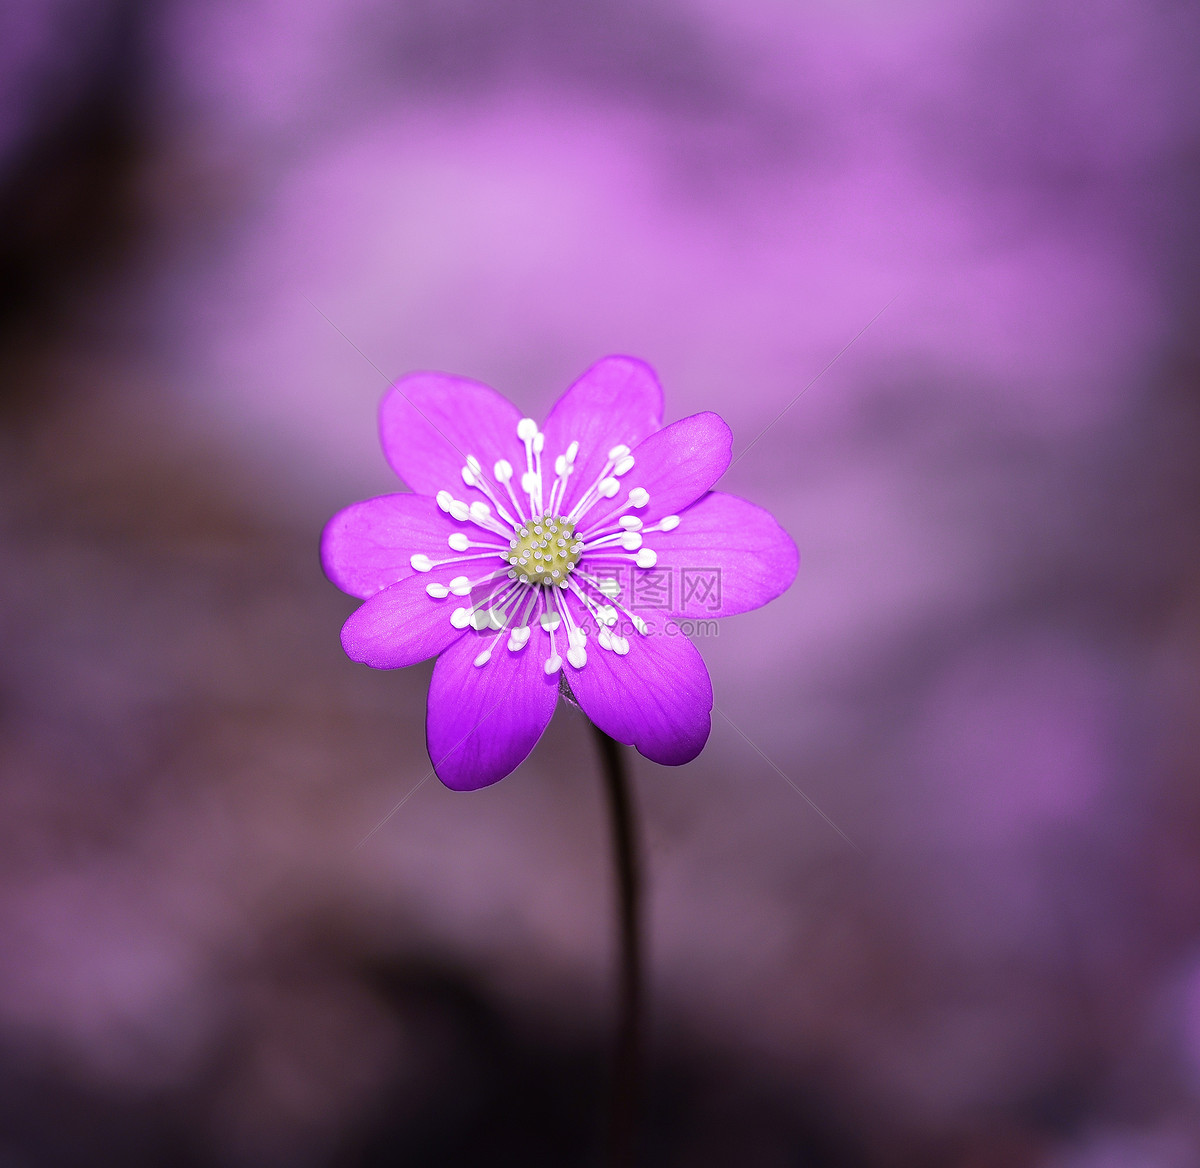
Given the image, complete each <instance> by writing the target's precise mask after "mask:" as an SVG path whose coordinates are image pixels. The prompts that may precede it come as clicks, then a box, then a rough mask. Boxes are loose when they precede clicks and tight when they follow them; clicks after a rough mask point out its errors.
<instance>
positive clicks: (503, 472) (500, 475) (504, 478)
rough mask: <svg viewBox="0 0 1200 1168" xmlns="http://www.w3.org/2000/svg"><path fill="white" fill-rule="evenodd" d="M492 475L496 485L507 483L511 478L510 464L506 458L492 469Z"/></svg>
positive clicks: (511, 469)
mask: <svg viewBox="0 0 1200 1168" xmlns="http://www.w3.org/2000/svg"><path fill="white" fill-rule="evenodd" d="M492 474H493V476H494V477H495V479H496V482H498V483H507V482H508V481H509V480H510V479H511V478H512V477H513V468H512V463H511V462H509V461H508V459H507V458H502V459H500V461H499V462H497V463H496V465H495V466H494V467H492Z"/></svg>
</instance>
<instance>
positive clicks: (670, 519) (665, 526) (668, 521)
mask: <svg viewBox="0 0 1200 1168" xmlns="http://www.w3.org/2000/svg"><path fill="white" fill-rule="evenodd" d="M678 526H679V516H678V515H664V516H663V517H662V518H661V519H660V520H659V521H658V529H659V531H674V530H675V528H677V527H678Z"/></svg>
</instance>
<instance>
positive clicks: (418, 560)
mask: <svg viewBox="0 0 1200 1168" xmlns="http://www.w3.org/2000/svg"><path fill="white" fill-rule="evenodd" d="M408 562H409V563H410V564H412V566H413V571H414V572H429V571H432V569H433V561H432V560H431V559H430V558H429V557H428V556H426V555H422V554H421V553H420V552H417V554H416V555H415V556H409V557H408Z"/></svg>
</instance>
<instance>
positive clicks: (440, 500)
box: [435, 491, 454, 511]
mask: <svg viewBox="0 0 1200 1168" xmlns="http://www.w3.org/2000/svg"><path fill="white" fill-rule="evenodd" d="M435 497H436V499H437V505H438V506H439V507H440V508H441V509H442V510H443V511H449V510H450V504H451V503H453V502H454V496H453V495H452V494H450V492H449V491H438V493H437V495H436V496H435Z"/></svg>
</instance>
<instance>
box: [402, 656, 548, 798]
mask: <svg viewBox="0 0 1200 1168" xmlns="http://www.w3.org/2000/svg"><path fill="white" fill-rule="evenodd" d="M507 636H508V635H507V633H500V634H499V635H479V634H476V633H468V634H467V635H466V636H464V637H463V638H462V639H461V640H459V641H457V642H455V643H454V644H453V645H452V646H450V648H449V649H447V650H446V651H445V652H444V653H443V654H442V655H441V656H440V657H439V658H438V659H437V664H435V665H434V667H433V679H432V681H431V682H430V683H429V709H428V713H427V714H426V718H425V735H426V741H427V743H428V746H429V757H430V758H431V759H432V760H433V767H434V770H435V771H436V772H437V775H438V778H439V779H441V780H442V782H443V783H445V784H446V786H447V787H449V788H451V790H454V791H475V790H478V789H479V788H480V787H486V786H488V785H489V784H490V783H495V782H498V781H499V780H500V779H502V778H504V776H505V775H508V774H511V773H512V772H513V771H514V770H515V769H516V768H517V767H518V766H520V765H521V763H522V762H524V760H525V759H526V757H527V756H528V755H529V752H530V751H531V750H532V749H533V748H534V746H535V745H536V744H537V740H538V739H539V738H541V736H542V731H543V730H545V729H546V727H547V726H548V725H549V723H550V718H551V716H552V715H553V713H554V707H555V705H556V704H557V702H558V674H557V673H554V674H551V675H547V674H546V671H545V669H544V668H543V664H544V662H545V660H546V650H547V645H546V644H545V643H543V642H545V640H546V638H544V637H539V636H535V637H534V638H533V640H531V641H530V643H529V644H528V645H527V646H526V647H525V648H524V649H522V650H520V651H519V652H513V651H512V650H510V649H509V648H508V647H507ZM489 645H490V646H491V647H492V656H491V658H490V660H488V661H487V662H486V664H484V665H475V664H473V662H474V660H475V657H476V655H477V654H479V653H480V652H481V651H482V650H484V649H486V648H487V647H488V646H489Z"/></svg>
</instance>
